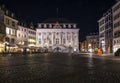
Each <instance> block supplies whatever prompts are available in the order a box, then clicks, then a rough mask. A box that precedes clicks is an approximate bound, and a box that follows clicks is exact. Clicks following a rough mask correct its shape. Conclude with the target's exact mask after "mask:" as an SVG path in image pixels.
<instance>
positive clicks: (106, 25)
mask: <svg viewBox="0 0 120 83" xmlns="http://www.w3.org/2000/svg"><path fill="white" fill-rule="evenodd" d="M98 23H99V47H100V48H101V49H102V50H103V52H104V53H112V52H113V18H112V9H109V10H108V11H107V12H105V13H104V14H103V16H102V18H101V19H100V20H99V21H98Z"/></svg>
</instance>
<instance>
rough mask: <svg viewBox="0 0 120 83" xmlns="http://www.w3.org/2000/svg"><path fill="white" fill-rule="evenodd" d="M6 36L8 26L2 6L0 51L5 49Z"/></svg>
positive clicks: (0, 9) (0, 15) (0, 12)
mask: <svg viewBox="0 0 120 83" xmlns="http://www.w3.org/2000/svg"><path fill="white" fill-rule="evenodd" d="M5 36H6V28H5V25H4V11H3V10H2V8H1V7H0V52H2V51H4V38H5Z"/></svg>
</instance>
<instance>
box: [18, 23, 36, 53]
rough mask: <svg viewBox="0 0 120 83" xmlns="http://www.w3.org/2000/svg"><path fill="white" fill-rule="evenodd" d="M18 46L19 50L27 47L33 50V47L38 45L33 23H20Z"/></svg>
mask: <svg viewBox="0 0 120 83" xmlns="http://www.w3.org/2000/svg"><path fill="white" fill-rule="evenodd" d="M17 46H18V51H23V50H25V49H27V50H29V51H32V49H33V48H34V47H36V31H35V29H34V27H33V25H30V27H28V26H26V25H25V24H23V23H21V24H19V25H18V30H17ZM27 50H26V51H27Z"/></svg>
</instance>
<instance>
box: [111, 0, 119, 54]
mask: <svg viewBox="0 0 120 83" xmlns="http://www.w3.org/2000/svg"><path fill="white" fill-rule="evenodd" d="M112 9H113V37H114V38H113V50H114V52H115V51H116V50H117V49H118V48H120V1H118V2H117V3H116V4H115V5H114V6H113V7H112Z"/></svg>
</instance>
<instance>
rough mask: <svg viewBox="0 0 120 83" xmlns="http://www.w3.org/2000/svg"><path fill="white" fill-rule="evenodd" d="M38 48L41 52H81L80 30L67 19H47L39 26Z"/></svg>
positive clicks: (37, 32)
mask: <svg viewBox="0 0 120 83" xmlns="http://www.w3.org/2000/svg"><path fill="white" fill-rule="evenodd" d="M36 46H37V47H39V49H40V50H41V51H44V50H48V51H52V52H56V51H58V52H79V29H78V27H77V24H75V23H71V22H69V21H68V20H66V19H53V18H52V19H47V20H45V21H44V22H43V23H39V24H38V28H37V29H36Z"/></svg>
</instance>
